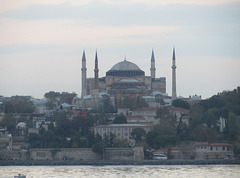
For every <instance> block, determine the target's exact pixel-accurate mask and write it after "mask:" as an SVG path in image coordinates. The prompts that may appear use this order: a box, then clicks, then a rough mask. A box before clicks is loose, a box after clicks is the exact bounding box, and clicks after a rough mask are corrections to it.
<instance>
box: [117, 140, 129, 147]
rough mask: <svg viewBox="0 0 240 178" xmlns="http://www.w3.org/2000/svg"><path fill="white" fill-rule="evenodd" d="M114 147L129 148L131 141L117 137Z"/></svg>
mask: <svg viewBox="0 0 240 178" xmlns="http://www.w3.org/2000/svg"><path fill="white" fill-rule="evenodd" d="M113 147H115V148H128V147H129V143H128V142H127V141H126V140H120V139H117V138H115V139H114V140H113Z"/></svg>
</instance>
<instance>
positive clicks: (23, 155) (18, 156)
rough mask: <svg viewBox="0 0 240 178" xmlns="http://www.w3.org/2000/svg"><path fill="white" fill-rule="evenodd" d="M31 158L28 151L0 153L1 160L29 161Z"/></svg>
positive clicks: (4, 151)
mask: <svg viewBox="0 0 240 178" xmlns="http://www.w3.org/2000/svg"><path fill="white" fill-rule="evenodd" d="M28 158H29V152H28V151H13V150H2V151H0V160H21V161H24V160H27V159H28Z"/></svg>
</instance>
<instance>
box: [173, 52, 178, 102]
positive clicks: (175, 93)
mask: <svg viewBox="0 0 240 178" xmlns="http://www.w3.org/2000/svg"><path fill="white" fill-rule="evenodd" d="M176 68H177V66H176V58H175V48H173V57H172V100H174V99H176V98H177V90H176Z"/></svg>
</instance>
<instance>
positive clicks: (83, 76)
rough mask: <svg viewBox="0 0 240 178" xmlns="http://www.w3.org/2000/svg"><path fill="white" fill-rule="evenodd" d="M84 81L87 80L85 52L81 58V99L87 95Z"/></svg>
mask: <svg viewBox="0 0 240 178" xmlns="http://www.w3.org/2000/svg"><path fill="white" fill-rule="evenodd" d="M86 79H87V68H86V56H85V50H84V51H83V56H82V96H81V97H82V98H83V97H84V96H86V95H87V86H86Z"/></svg>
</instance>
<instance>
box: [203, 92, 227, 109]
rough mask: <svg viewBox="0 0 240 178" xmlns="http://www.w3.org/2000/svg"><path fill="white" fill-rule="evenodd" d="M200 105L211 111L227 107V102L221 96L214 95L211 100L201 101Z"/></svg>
mask: <svg viewBox="0 0 240 178" xmlns="http://www.w3.org/2000/svg"><path fill="white" fill-rule="evenodd" d="M199 104H200V105H202V106H203V107H204V108H205V109H211V108H221V107H223V106H225V105H226V102H225V101H224V99H223V98H222V97H220V96H219V95H214V96H212V97H211V98H209V99H206V100H202V101H200V103H199Z"/></svg>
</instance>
